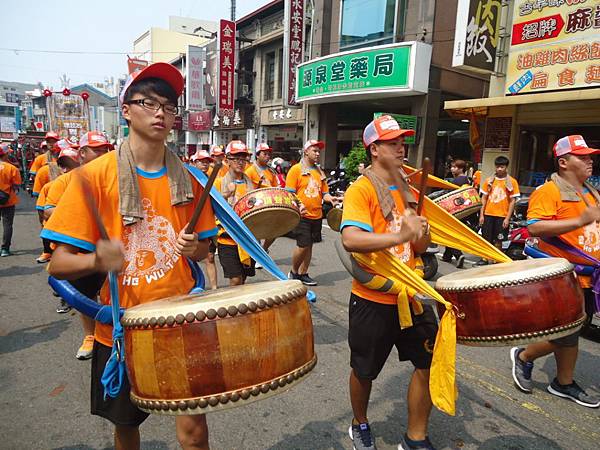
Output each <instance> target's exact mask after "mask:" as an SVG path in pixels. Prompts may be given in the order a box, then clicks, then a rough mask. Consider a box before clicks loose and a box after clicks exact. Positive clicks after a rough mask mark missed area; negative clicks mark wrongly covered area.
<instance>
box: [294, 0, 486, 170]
mask: <svg viewBox="0 0 600 450" xmlns="http://www.w3.org/2000/svg"><path fill="white" fill-rule="evenodd" d="M456 4H457V1H456V0H446V1H443V2H442V1H435V0H423V1H417V0H341V1H333V0H317V1H315V12H314V19H313V21H314V31H313V33H312V42H311V44H310V45H309V49H310V52H309V61H307V62H305V63H304V64H302V65H300V66H299V68H298V75H297V93H298V101H299V102H301V103H302V104H303V105H304V107H305V108H306V110H305V114H306V115H307V117H306V121H305V122H306V124H307V129H306V130H305V136H304V137H305V138H313V139H321V140H324V141H325V142H326V146H327V147H326V151H325V152H324V166H325V167H326V168H332V167H334V166H336V165H337V164H338V163H339V161H340V159H341V157H343V156H344V155H346V154H347V153H348V151H349V150H350V149H351V148H352V147H353V146H355V145H357V144H359V143H360V142H361V141H362V131H363V129H364V127H365V125H366V124H367V123H368V122H370V121H371V120H373V117H374V115H375V114H377V113H390V114H394V115H396V116H397V117H398V119H399V120H400V121H401V122H402V125H403V126H407V127H414V128H415V129H416V131H417V133H416V137H415V140H414V142H412V143H409V144H408V146H407V147H408V159H409V162H411V163H412V164H415V165H420V163H421V161H422V159H423V158H424V157H426V156H427V157H429V158H430V159H432V161H434V164H435V166H434V167H435V172H436V174H438V175H442V176H443V175H445V169H446V168H445V165H446V164H445V163H446V160H447V158H448V157H450V156H452V157H455V158H456V157H461V158H464V159H470V153H471V149H470V145H469V133H468V124H467V123H465V122H463V121H462V120H461V118H454V117H450V116H449V115H448V114H447V113H446V112H444V110H443V108H442V106H443V103H444V101H446V100H451V99H465V98H472V97H473V96H480V95H482V94H484V95H485V94H486V93H487V90H488V87H489V81H488V80H489V76H487V75H485V74H475V73H469V72H466V71H462V70H459V69H454V68H453V67H452V45H453V36H454V32H453V28H454V18H455V14H454V13H453V12H454V11H455V10H456Z"/></svg>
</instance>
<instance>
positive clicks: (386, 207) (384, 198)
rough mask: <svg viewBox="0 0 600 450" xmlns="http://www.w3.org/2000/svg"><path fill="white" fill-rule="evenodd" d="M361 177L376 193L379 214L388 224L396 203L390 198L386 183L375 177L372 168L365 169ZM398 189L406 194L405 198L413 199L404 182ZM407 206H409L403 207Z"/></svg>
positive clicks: (388, 187)
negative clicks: (367, 181)
mask: <svg viewBox="0 0 600 450" xmlns="http://www.w3.org/2000/svg"><path fill="white" fill-rule="evenodd" d="M363 176H365V177H367V179H368V180H369V181H370V182H371V184H372V185H373V187H374V188H375V192H376V193H377V200H378V201H379V207H380V208H381V214H382V215H383V217H384V218H385V220H386V221H388V222H390V221H391V220H392V219H393V214H392V211H393V210H394V208H395V207H396V203H395V202H394V198H393V197H392V194H391V192H390V186H389V184H388V183H386V182H385V180H383V179H382V178H380V177H379V176H377V175H376V174H375V172H373V168H372V167H371V166H369V167H367V168H366V169H365V170H364V172H363ZM398 188H399V189H402V190H403V191H404V193H405V194H406V195H405V197H406V198H408V199H413V198H414V196H413V193H412V191H411V190H410V187H409V186H408V184H407V183H406V182H404V183H403V184H402V186H398ZM415 203H416V202H415ZM408 206H409V205H405V207H408Z"/></svg>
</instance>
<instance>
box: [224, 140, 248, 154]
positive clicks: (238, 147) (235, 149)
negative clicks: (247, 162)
mask: <svg viewBox="0 0 600 450" xmlns="http://www.w3.org/2000/svg"><path fill="white" fill-rule="evenodd" d="M239 153H246V154H248V147H246V144H244V143H243V142H242V141H231V142H230V143H229V144H227V147H226V148H225V154H227V155H237V154H239Z"/></svg>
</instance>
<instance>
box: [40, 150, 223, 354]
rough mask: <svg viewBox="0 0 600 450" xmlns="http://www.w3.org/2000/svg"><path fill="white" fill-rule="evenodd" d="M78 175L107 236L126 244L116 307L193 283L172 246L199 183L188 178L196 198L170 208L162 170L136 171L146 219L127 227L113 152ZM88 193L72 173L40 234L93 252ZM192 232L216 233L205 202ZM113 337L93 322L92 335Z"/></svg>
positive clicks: (183, 290)
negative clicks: (94, 330)
mask: <svg viewBox="0 0 600 450" xmlns="http://www.w3.org/2000/svg"><path fill="white" fill-rule="evenodd" d="M77 173H78V174H81V176H83V177H85V178H86V179H87V180H88V183H89V190H90V191H91V193H90V195H91V196H92V197H93V198H94V200H95V202H96V205H97V206H98V211H99V212H100V215H101V218H102V221H103V223H104V226H105V228H106V231H107V233H108V235H109V236H110V237H111V238H117V239H120V240H121V241H122V242H123V245H124V248H125V264H124V265H123V269H122V270H121V272H120V273H119V276H118V284H119V301H120V306H121V307H123V308H131V307H132V306H136V305H139V304H142V303H148V302H151V301H153V300H157V299H161V298H166V297H171V296H174V295H182V294H187V293H188V292H189V291H190V290H191V288H192V287H193V286H194V279H193V277H192V274H191V271H190V267H189V265H188V263H187V261H186V259H185V258H182V257H181V255H180V254H179V253H178V252H177V250H176V249H175V243H176V241H177V236H178V234H179V232H180V231H181V230H182V229H183V227H184V226H185V225H186V224H187V223H188V221H189V219H190V217H191V216H192V212H193V209H194V206H195V204H196V202H197V201H198V200H197V199H199V198H200V195H201V193H202V187H201V186H200V185H199V184H198V182H197V181H196V180H195V179H194V178H192V186H193V190H194V198H195V199H196V200H195V201H194V202H191V203H187V204H185V205H179V206H171V198H170V196H169V191H170V190H169V180H168V178H167V174H166V168H163V169H162V170H161V171H159V172H153V173H148V172H143V171H140V170H139V169H138V175H137V180H138V183H139V188H140V200H141V206H142V210H143V214H144V219H143V220H140V221H138V222H136V223H135V224H132V225H127V226H125V225H124V224H123V220H122V218H121V215H120V214H119V182H118V177H117V160H116V153H115V152H111V153H108V154H106V155H103V156H101V157H99V158H97V159H95V160H94V161H92V162H90V163H88V164H86V165H85V166H84V167H82V168H81V169H80V170H78V171H77ZM190 177H191V176H190ZM87 197H88V195H87V194H86V193H85V192H84V190H83V188H82V184H81V179H80V178H79V177H73V178H72V180H71V183H69V185H68V186H67V189H66V191H65V193H64V195H63V196H62V198H61V200H60V202H59V203H58V205H57V206H56V209H55V210H54V213H53V214H52V216H51V217H50V219H49V220H48V223H47V224H46V226H45V227H44V229H43V230H42V234H41V236H42V237H43V238H46V239H50V240H51V241H54V242H58V243H64V244H69V245H73V246H75V247H77V248H80V249H82V250H84V251H89V252H93V251H94V250H95V249H96V242H98V240H99V239H100V233H99V231H98V227H97V225H96V221H95V220H94V217H93V215H92V212H91V211H90V209H89V208H88V207H87V206H86V203H87V201H86V198H87ZM195 231H196V233H198V237H199V239H204V238H208V237H211V236H214V235H215V234H216V233H217V229H216V225H215V218H214V214H213V210H212V207H211V206H210V203H209V202H207V204H206V205H205V206H204V209H203V210H202V214H201V215H200V219H199V220H198V224H197V225H196V229H195ZM100 300H101V302H102V303H104V304H109V303H110V294H109V287H108V283H105V284H104V286H103V287H102V290H101V291H100ZM111 336H112V327H111V326H109V325H104V324H101V323H97V324H96V332H95V337H96V339H97V340H98V341H99V342H101V343H102V344H104V345H108V346H110V345H112V337H111Z"/></svg>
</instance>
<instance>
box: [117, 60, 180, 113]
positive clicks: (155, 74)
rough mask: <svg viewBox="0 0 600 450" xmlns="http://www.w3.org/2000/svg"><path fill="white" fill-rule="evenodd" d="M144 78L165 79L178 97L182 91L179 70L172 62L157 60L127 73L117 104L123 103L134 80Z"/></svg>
mask: <svg viewBox="0 0 600 450" xmlns="http://www.w3.org/2000/svg"><path fill="white" fill-rule="evenodd" d="M146 78H160V79H161V80H164V81H166V82H167V83H168V84H169V85H170V86H171V87H172V88H173V90H174V91H175V93H176V94H177V97H179V96H180V95H181V93H182V92H183V85H184V81H183V75H181V72H180V71H179V70H178V69H177V68H176V67H175V66H174V65H172V64H168V63H164V62H158V63H154V64H150V65H149V66H147V67H144V68H143V69H142V70H139V71H137V72H133V73H132V74H131V75H129V77H128V78H127V81H126V82H125V85H124V86H123V89H122V90H121V94H120V95H119V104H121V105H122V104H123V100H125V94H126V93H127V90H128V89H129V88H130V87H131V85H132V84H133V83H134V82H136V81H141V80H144V79H146Z"/></svg>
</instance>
